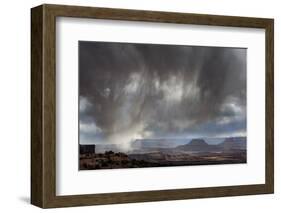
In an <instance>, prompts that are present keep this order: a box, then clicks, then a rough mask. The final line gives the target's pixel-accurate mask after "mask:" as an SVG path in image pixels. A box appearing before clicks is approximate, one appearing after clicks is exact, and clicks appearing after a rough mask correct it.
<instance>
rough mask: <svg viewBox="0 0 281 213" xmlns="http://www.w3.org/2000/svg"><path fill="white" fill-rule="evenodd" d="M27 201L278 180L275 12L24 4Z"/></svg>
mask: <svg viewBox="0 0 281 213" xmlns="http://www.w3.org/2000/svg"><path fill="white" fill-rule="evenodd" d="M31 27H32V29H31V45H32V46H31V78H32V79H31V84H32V85H31V87H32V89H31V97H32V98H31V112H32V113H31V114H32V117H31V123H32V126H31V203H32V204H34V205H36V206H39V207H42V208H53V207H66V206H80V205H81V206H82V205H99V204H114V203H130V202H147V201H162V200H178V199H190V198H206V197H218V196H237V195H252V194H266V193H273V191H274V150H273V141H274V138H273V135H274V134H273V133H274V117H273V116H274V98H273V97H274V94H273V93H274V85H273V83H274V78H273V77H274V74H273V69H274V63H273V62H274V43H273V41H274V39H273V38H274V36H273V35H274V33H273V28H274V23H273V19H265V18H249V17H233V16H217V15H200V14H186V13H171V12H159V11H158V12H156V11H140V10H125V9H110V8H93V7H78V6H65V5H46V4H45V5H41V6H38V7H35V8H32V9H31Z"/></svg>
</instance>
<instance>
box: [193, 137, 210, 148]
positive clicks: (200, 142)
mask: <svg viewBox="0 0 281 213" xmlns="http://www.w3.org/2000/svg"><path fill="white" fill-rule="evenodd" d="M188 145H190V146H208V144H207V143H206V141H205V140H204V139H199V138H198V139H192V140H191V141H190V142H189V143H188Z"/></svg>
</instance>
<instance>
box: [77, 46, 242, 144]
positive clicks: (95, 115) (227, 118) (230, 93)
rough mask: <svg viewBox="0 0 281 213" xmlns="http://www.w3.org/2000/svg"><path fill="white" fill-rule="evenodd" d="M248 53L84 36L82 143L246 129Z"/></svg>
mask: <svg viewBox="0 0 281 213" xmlns="http://www.w3.org/2000/svg"><path fill="white" fill-rule="evenodd" d="M246 53H247V50H246V49H243V48H221V47H199V46H182V45H155V44H128V43H110V42H86V41H80V42H79V110H80V112H79V117H80V118H79V122H80V143H82V144H90V143H118V144H119V143H122V144H124V146H125V147H129V146H130V142H132V141H134V140H135V139H142V138H193V137H221V136H245V135H246V58H247V56H246Z"/></svg>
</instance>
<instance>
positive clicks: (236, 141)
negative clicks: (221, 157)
mask: <svg viewBox="0 0 281 213" xmlns="http://www.w3.org/2000/svg"><path fill="white" fill-rule="evenodd" d="M219 146H220V147H221V148H223V149H224V150H229V149H246V148H247V138H246V137H229V138H225V140H224V141H223V142H222V143H221V144H219Z"/></svg>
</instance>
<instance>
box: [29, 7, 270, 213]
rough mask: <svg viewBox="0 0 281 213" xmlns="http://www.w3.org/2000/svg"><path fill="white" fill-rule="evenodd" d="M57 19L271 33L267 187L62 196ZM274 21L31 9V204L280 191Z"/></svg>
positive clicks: (106, 10)
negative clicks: (276, 188)
mask: <svg viewBox="0 0 281 213" xmlns="http://www.w3.org/2000/svg"><path fill="white" fill-rule="evenodd" d="M56 17H74V18H95V19H110V20H127V21H144V22H159V23H161V22H162V23H178V24H194V25H210V26H231V27H247V28H261V29H265V35H266V42H265V43H266V50H265V51H266V58H265V61H266V138H265V141H266V149H265V153H266V154H265V156H266V160H265V162H266V168H265V174H266V175H265V176H266V177H265V184H257V185H256V184H255V185H241V186H240V185H239V186H220V187H207V188H192V189H170V190H157V191H138V192H137V191H136V192H122V193H103V194H85V195H84V194H81V195H69V196H57V195H56V83H55V82H56V67H55V65H56V40H55V38H56ZM273 30H274V21H273V19H265V18H248V17H233V16H218V15H199V14H185V13H171V12H155V11H141V10H126V9H109V8H94V7H80V6H63V5H48V4H44V5H41V6H38V7H35V8H32V9H31V203H32V204H33V205H36V206H38V207H41V208H54V207H67V206H84V205H100V204H115V203H133V202H147V201H164V200H179V199H191V198H207V197H221V196H237V195H253V194H267V193H273V191H274V144H273V141H274V73H273V69H274V64H273V63H274V32H273Z"/></svg>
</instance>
